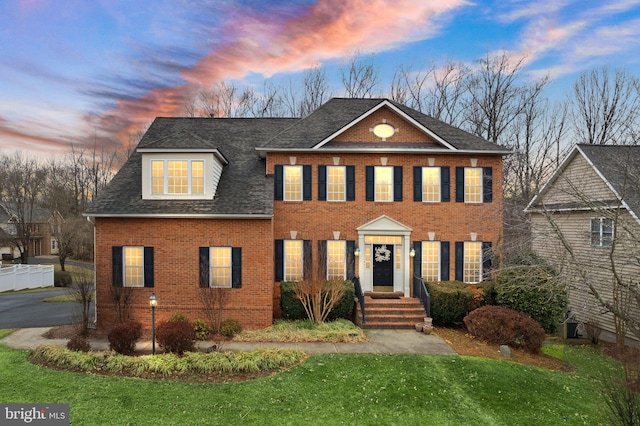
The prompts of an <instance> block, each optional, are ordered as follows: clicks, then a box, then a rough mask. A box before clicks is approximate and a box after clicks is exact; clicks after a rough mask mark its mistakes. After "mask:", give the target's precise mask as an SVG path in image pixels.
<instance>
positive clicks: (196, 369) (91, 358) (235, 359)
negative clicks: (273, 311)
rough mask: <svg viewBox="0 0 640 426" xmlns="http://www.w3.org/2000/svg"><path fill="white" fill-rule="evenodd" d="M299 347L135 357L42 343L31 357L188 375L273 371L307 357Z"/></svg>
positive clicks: (69, 365) (133, 372)
mask: <svg viewBox="0 0 640 426" xmlns="http://www.w3.org/2000/svg"><path fill="white" fill-rule="evenodd" d="M305 356H306V355H305V353H304V352H302V351H300V350H293V349H278V348H266V349H257V350H255V351H252V352H212V353H201V352H187V353H185V354H184V356H182V357H179V356H177V355H175V354H163V355H154V356H152V355H145V356H140V357H133V356H127V355H121V354H116V353H113V352H89V353H85V352H75V351H70V350H68V349H65V348H61V347H58V346H45V345H43V346H39V347H37V348H36V349H35V350H34V351H33V352H32V353H31V355H30V358H29V359H30V360H31V361H32V362H35V363H39V364H47V365H54V366H56V367H58V368H64V369H72V370H75V371H84V372H88V373H111V374H123V375H128V376H134V377H148V376H149V375H153V376H155V375H159V376H163V377H167V376H170V375H171V376H181V375H184V376H187V377H188V376H189V375H192V374H211V373H216V372H219V373H225V372H258V371H273V370H278V369H280V368H287V367H291V366H293V365H295V364H296V363H298V362H300V361H302V360H303V359H304V358H305Z"/></svg>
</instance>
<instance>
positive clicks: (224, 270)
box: [209, 247, 231, 287]
mask: <svg viewBox="0 0 640 426" xmlns="http://www.w3.org/2000/svg"><path fill="white" fill-rule="evenodd" d="M209 256H210V259H209V267H210V273H209V277H210V280H211V283H210V286H211V287H231V247H210V249H209Z"/></svg>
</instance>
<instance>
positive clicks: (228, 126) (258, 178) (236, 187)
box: [86, 118, 294, 216]
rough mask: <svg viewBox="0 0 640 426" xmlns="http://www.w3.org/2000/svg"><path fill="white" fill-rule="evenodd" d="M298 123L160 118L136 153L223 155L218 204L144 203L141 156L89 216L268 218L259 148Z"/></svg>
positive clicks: (269, 185)
mask: <svg viewBox="0 0 640 426" xmlns="http://www.w3.org/2000/svg"><path fill="white" fill-rule="evenodd" d="M292 120H294V119H286V118H216V119H212V118H156V119H155V120H154V122H153V123H152V124H151V126H150V127H149V130H148V131H147V132H146V133H145V135H144V137H143V138H142V140H141V141H140V144H139V145H138V148H154V149H187V150H193V151H197V150H211V149H217V150H219V151H220V152H221V153H222V154H223V155H224V156H225V158H226V159H227V160H228V161H229V164H228V165H226V166H225V168H224V171H223V173H222V176H221V178H220V182H219V184H218V190H217V194H216V197H215V199H214V200H213V201H212V200H143V199H142V154H141V153H139V152H135V153H134V154H133V155H131V157H130V158H129V160H128V161H127V162H126V163H125V165H124V166H123V167H122V169H120V171H119V172H118V174H117V175H116V176H115V177H114V178H113V179H112V180H111V182H110V183H109V185H108V186H107V188H105V190H103V192H102V194H100V195H99V197H97V199H96V200H95V202H94V203H93V204H92V205H91V206H90V207H89V209H88V210H87V212H86V214H87V215H88V216H103V215H104V216H109V215H157V214H160V215H191V214H193V215H199V214H201V215H264V214H266V215H270V214H273V178H269V177H266V176H265V165H264V161H263V160H260V158H259V156H258V154H257V152H256V151H255V147H256V145H258V144H260V143H261V142H263V141H266V140H268V139H269V138H270V137H272V136H273V135H274V134H276V133H277V132H279V131H281V130H282V129H283V128H284V127H286V126H288V125H290V124H291V122H292Z"/></svg>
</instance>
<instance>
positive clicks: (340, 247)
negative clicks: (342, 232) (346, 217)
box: [327, 241, 346, 280]
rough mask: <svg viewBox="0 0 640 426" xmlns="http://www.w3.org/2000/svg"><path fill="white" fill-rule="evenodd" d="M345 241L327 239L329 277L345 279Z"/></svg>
mask: <svg viewBox="0 0 640 426" xmlns="http://www.w3.org/2000/svg"><path fill="white" fill-rule="evenodd" d="M345 264H346V262H345V242H344V241H327V279H330V280H331V279H340V280H343V279H345Z"/></svg>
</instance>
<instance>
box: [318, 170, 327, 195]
mask: <svg viewBox="0 0 640 426" xmlns="http://www.w3.org/2000/svg"><path fill="white" fill-rule="evenodd" d="M318 200H320V201H326V200H327V166H318Z"/></svg>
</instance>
